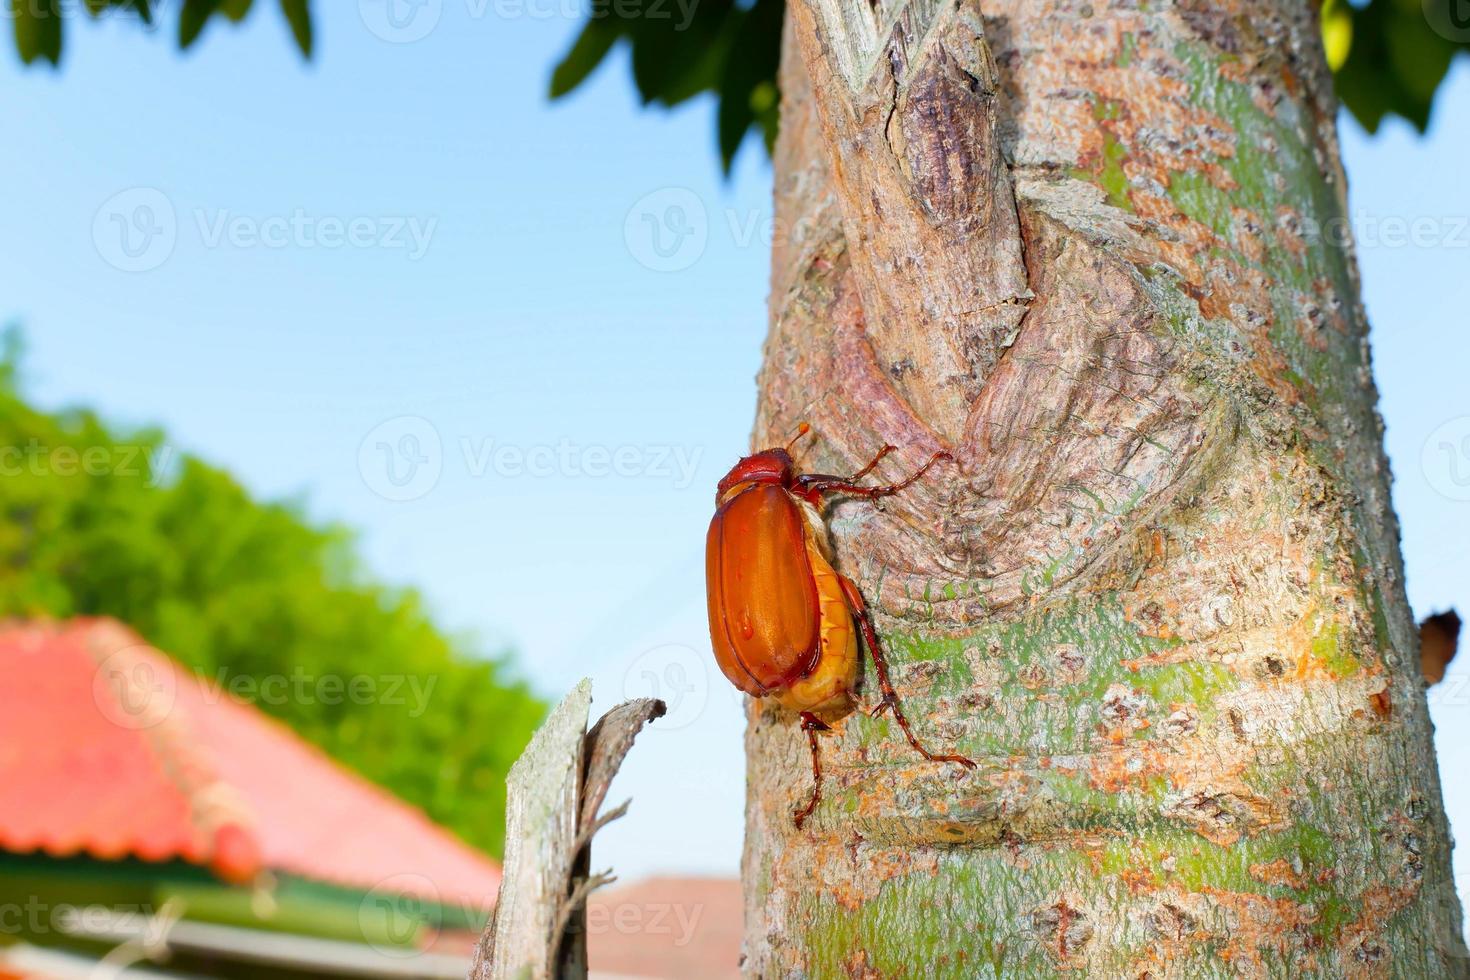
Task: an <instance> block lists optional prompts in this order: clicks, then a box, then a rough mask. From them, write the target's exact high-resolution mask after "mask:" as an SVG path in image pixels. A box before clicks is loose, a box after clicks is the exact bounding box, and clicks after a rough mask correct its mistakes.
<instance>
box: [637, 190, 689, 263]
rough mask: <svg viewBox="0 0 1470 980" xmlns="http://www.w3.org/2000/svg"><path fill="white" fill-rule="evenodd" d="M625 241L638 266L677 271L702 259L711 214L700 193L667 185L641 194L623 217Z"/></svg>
mask: <svg viewBox="0 0 1470 980" xmlns="http://www.w3.org/2000/svg"><path fill="white" fill-rule="evenodd" d="M623 241H624V242H625V243H626V244H627V246H628V252H629V254H631V255H632V256H633V258H634V259H635V260H636V261H637V262H638V264H639V265H641V266H643V267H644V268H647V269H652V270H653V271H654V272H678V271H680V270H682V269H687V268H689V267H690V266H692V265H693V264H694V263H696V262H698V261H699V258H700V256H702V255H703V254H704V248H705V245H706V244H708V242H709V214H708V212H706V211H705V208H704V202H703V201H701V200H700V199H699V195H697V194H695V193H694V192H693V191H691V190H689V189H688V188H684V187H665V188H663V189H661V190H656V191H654V192H653V193H651V194H645V195H643V196H642V197H640V198H639V199H638V200H637V201H636V202H634V204H633V206H632V207H631V208H629V209H628V216H627V217H626V218H625V219H624V220H623Z"/></svg>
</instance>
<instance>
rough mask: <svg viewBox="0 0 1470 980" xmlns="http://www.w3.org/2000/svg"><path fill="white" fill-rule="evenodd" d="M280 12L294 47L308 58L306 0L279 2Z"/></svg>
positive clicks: (308, 29)
mask: <svg viewBox="0 0 1470 980" xmlns="http://www.w3.org/2000/svg"><path fill="white" fill-rule="evenodd" d="M390 2H391V0H390ZM247 5H248V0H247ZM281 12H282V13H284V14H285V15H286V23H288V24H290V25H291V36H292V37H294V38H295V39H296V47H298V48H300V49H301V53H302V54H303V55H305V56H306V57H308V58H310V57H311V40H312V38H311V10H310V9H309V8H308V7H307V2H306V0H281Z"/></svg>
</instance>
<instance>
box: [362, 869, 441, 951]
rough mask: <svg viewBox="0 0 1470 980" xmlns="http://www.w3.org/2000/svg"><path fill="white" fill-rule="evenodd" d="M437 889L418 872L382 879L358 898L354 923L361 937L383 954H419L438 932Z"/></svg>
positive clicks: (438, 902) (438, 904) (438, 903)
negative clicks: (360, 931)
mask: <svg viewBox="0 0 1470 980" xmlns="http://www.w3.org/2000/svg"><path fill="white" fill-rule="evenodd" d="M440 904H441V902H440V900H439V889H438V888H437V887H435V885H434V883H433V882H432V881H431V880H429V879H428V878H426V877H424V876H423V875H421V874H412V873H405V874H397V875H393V876H392V877H391V878H384V879H383V880H382V881H380V882H378V883H377V884H376V885H374V886H373V887H372V889H371V890H369V891H368V893H367V894H366V895H364V896H363V897H362V901H361V902H360V903H358V906H357V925H358V928H360V929H361V930H362V938H363V940H364V941H365V942H366V943H367V944H368V945H369V946H371V947H372V948H373V949H375V950H377V951H378V952H379V953H382V954H383V955H384V956H392V957H396V958H398V959H410V958H412V957H414V956H418V955H420V954H421V953H422V952H423V950H424V947H425V946H426V945H427V943H428V942H429V941H430V940H432V939H433V938H434V936H435V935H436V934H437V933H438V931H439V906H440Z"/></svg>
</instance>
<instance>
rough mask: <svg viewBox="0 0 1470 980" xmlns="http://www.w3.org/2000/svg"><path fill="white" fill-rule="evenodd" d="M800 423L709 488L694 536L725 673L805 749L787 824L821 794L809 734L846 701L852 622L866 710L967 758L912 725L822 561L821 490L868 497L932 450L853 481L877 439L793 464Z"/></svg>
mask: <svg viewBox="0 0 1470 980" xmlns="http://www.w3.org/2000/svg"><path fill="white" fill-rule="evenodd" d="M810 431H811V427H810V426H809V425H807V424H806V423H802V425H801V427H800V428H799V429H798V430H797V433H796V436H795V437H794V438H793V439H792V440H791V442H790V443H788V444H787V445H786V446H785V447H784V448H776V449H766V450H763V451H761V452H758V453H755V454H753V455H750V456H746V457H744V458H742V459H741V460H740V461H739V462H738V463H736V464H735V466H734V467H733V468H732V469H731V470H730V472H729V473H727V474H725V476H724V478H723V479H722V480H720V482H719V484H718V486H717V487H716V489H715V516H714V518H713V519H711V521H710V525H709V534H708V536H707V537H706V540H705V586H706V591H707V598H708V601H709V627H710V643H711V645H712V646H713V647H714V654H715V660H716V662H718V663H719V665H720V670H721V672H722V673H724V675H725V677H726V678H728V679H729V680H730V682H731V683H733V684H734V685H735V686H736V687H738V688H739V689H740V690H742V691H744V692H745V693H746V694H749V695H751V696H752V697H756V698H766V697H769V698H773V699H774V700H775V701H776V702H777V703H779V704H781V705H782V706H784V707H786V708H789V709H791V710H793V711H795V712H797V714H798V717H799V718H800V721H801V728H802V731H804V732H805V733H806V737H807V744H808V746H809V747H810V749H811V756H812V779H813V780H814V783H815V785H814V786H813V789H812V796H811V799H810V800H809V801H808V802H807V804H806V805H805V806H804V807H802V808H801V809H800V810H797V811H796V812H795V813H794V814H793V816H794V818H795V821H796V826H797V828H798V829H799V828H800V827H801V825H802V823H803V822H804V821H805V820H806V818H807V817H809V816H811V814H812V812H813V811H814V810H816V808H817V804H818V803H819V802H820V801H821V797H822V761H821V753H820V749H819V748H818V744H817V736H818V733H820V732H827V731H831V725H830V724H828V722H831V721H836V720H838V719H840V718H842V717H844V716H846V715H847V714H848V713H849V712H851V711H852V710H853V707H854V701H853V697H854V695H855V694H856V687H857V680H858V644H857V631H856V630H854V623H856V625H857V628H858V629H860V630H861V632H862V636H863V641H864V645H866V647H867V649H868V654H869V656H870V657H871V658H872V660H873V670H874V673H876V674H877V676H878V686H879V688H880V690H881V695H882V696H881V698H880V699H879V701H878V703H877V704H876V705H875V706H874V707H873V708H872V709H871V710H870V711H869V714H870V715H871V716H872V717H875V718H876V717H878V716H879V715H881V714H882V713H883V712H884V711H891V712H893V718H894V720H895V721H896V722H898V727H899V728H901V729H902V730H903V734H904V737H905V738H907V739H908V742H909V744H910V745H911V746H913V747H914V749H915V751H917V752H918V753H919V754H920V755H922V756H923V757H924V758H926V759H928V760H930V761H931V762H952V763H956V764H958V765H961V766H964V767H965V768H967V769H973V768H974V767H975V763H974V762H972V761H971V760H970V759H967V758H965V757H964V756H962V755H937V754H935V753H933V752H930V751H929V750H928V749H926V748H925V747H924V746H923V744H922V743H921V742H920V741H919V740H918V738H917V737H916V736H915V735H914V731H913V728H912V727H910V725H909V721H908V718H907V717H905V716H904V713H903V708H902V706H901V705H900V704H899V702H898V694H897V693H896V692H895V691H894V689H893V682H892V681H891V680H890V679H889V675H888V662H887V660H886V658H885V657H884V655H883V647H882V645H881V644H880V643H879V642H878V634H877V632H876V630H874V628H873V620H872V617H871V616H870V615H869V613H868V609H867V605H866V603H865V602H864V601H863V596H862V593H861V592H859V591H858V588H857V586H856V585H854V584H853V582H852V580H851V579H849V578H848V577H847V576H845V575H843V574H842V573H840V572H838V571H837V570H836V569H835V568H833V567H832V563H833V553H832V544H831V539H830V537H829V535H828V533H827V526H826V523H825V522H824V519H823V516H822V508H823V506H824V505H825V504H826V503H827V502H828V500H829V499H830V498H832V497H836V496H846V497H858V498H861V499H865V500H876V499H878V498H880V497H887V496H891V495H893V494H896V493H899V492H901V491H902V490H904V489H905V488H907V487H909V486H911V485H912V484H914V483H915V482H916V481H917V480H919V479H920V478H921V477H923V475H924V474H925V473H927V472H928V471H929V468H930V467H932V466H933V465H934V464H935V463H937V462H939V461H940V460H948V461H950V462H953V460H954V457H953V456H951V455H950V454H949V453H947V452H942V451H941V452H937V453H935V454H934V455H933V456H931V457H930V458H929V460H928V462H926V463H925V464H924V465H923V466H921V467H920V468H919V469H918V471H916V472H915V473H914V474H913V475H911V476H909V477H908V478H907V479H905V480H902V481H900V482H898V483H892V484H887V485H881V486H863V485H861V484H859V483H858V482H857V481H859V480H861V479H862V478H863V477H865V476H867V475H868V474H869V473H871V472H873V470H874V469H875V468H876V467H877V466H878V464H879V463H880V462H882V461H883V459H884V457H886V456H887V455H888V454H889V453H891V452H893V451H894V450H895V447H894V446H890V445H884V446H883V447H882V448H881V449H879V450H878V453H877V455H875V456H874V457H873V458H872V460H871V461H869V463H868V464H867V465H866V466H864V467H863V468H862V469H861V470H859V471H858V472H856V473H854V474H853V475H852V476H828V475H824V474H816V473H798V472H797V470H796V464H795V462H794V461H793V459H792V456H791V449H792V447H793V446H794V445H795V443H796V442H797V440H799V439H801V437H802V436H804V435H806V434H807V433H808V432H810Z"/></svg>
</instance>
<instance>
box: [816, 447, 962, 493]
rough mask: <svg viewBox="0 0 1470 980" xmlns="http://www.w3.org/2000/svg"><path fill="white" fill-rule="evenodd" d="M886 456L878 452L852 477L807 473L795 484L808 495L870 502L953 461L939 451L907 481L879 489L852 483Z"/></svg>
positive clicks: (904, 488) (908, 484)
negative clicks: (836, 495)
mask: <svg viewBox="0 0 1470 980" xmlns="http://www.w3.org/2000/svg"><path fill="white" fill-rule="evenodd" d="M883 448H884V450H888V449H891V447H889V446H884V447H883ZM886 455H888V454H887V452H880V453H879V454H878V456H877V457H876V458H875V459H874V460H873V462H872V463H870V464H869V465H868V466H867V467H866V468H864V469H862V470H859V471H858V472H857V473H855V474H853V475H852V476H822V475H819V474H815V473H807V474H803V475H801V476H798V477H797V478H796V484H797V486H798V487H799V488H800V489H801V490H802V491H803V492H805V493H809V494H810V493H815V494H828V493H841V494H846V495H848V496H849V497H862V498H864V499H867V500H872V499H873V498H875V497H889V496H892V495H893V494H895V493H898V492H899V491H900V490H906V489H908V488H909V487H910V486H912V485H913V484H914V483H915V482H916V481H917V480H918V479H919V478H920V477H922V476H923V475H924V474H925V473H928V472H929V467H931V466H933V465H934V464H935V463H937V462H939V461H940V460H941V459H947V460H951V461H953V460H954V457H953V456H951V455H950V454H949V453H947V452H945V451H943V450H940V451H939V452H937V453H935V454H934V455H933V456H930V457H929V461H928V462H927V463H925V464H924V465H923V466H921V467H919V469H918V470H917V471H916V472H915V473H914V475H913V476H910V477H909V478H908V479H907V480H904V481H902V482H900V483H890V484H887V485H886V486H880V487H865V486H861V485H859V484H857V483H854V482H853V481H854V480H858V479H860V478H862V477H864V476H867V475H868V473H869V472H870V471H871V470H872V468H873V467H874V466H877V465H878V460H880V459H882V458H883V457H884V456H886Z"/></svg>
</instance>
